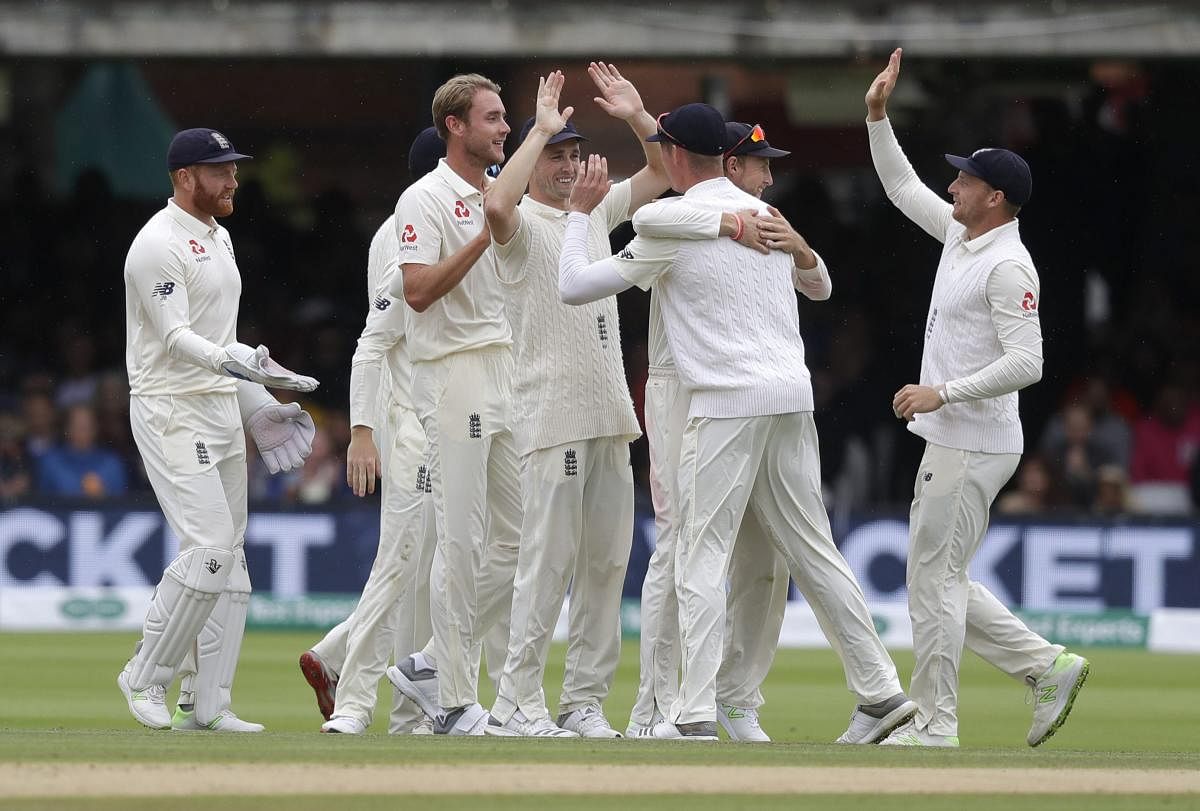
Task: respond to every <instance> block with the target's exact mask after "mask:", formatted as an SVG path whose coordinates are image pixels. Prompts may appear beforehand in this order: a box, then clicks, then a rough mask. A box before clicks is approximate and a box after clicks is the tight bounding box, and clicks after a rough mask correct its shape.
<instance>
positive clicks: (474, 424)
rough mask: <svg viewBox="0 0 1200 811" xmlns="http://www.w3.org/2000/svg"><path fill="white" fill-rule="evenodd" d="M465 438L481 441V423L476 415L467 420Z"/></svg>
mask: <svg viewBox="0 0 1200 811" xmlns="http://www.w3.org/2000/svg"><path fill="white" fill-rule="evenodd" d="M467 436H469V437H470V438H471V439H483V422H482V421H480V419H479V415H478V414H472V415H471V416H470V417H468V418H467Z"/></svg>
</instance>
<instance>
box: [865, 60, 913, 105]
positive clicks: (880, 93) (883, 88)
mask: <svg viewBox="0 0 1200 811" xmlns="http://www.w3.org/2000/svg"><path fill="white" fill-rule="evenodd" d="M903 54H904V49H903V48H897V49H896V50H894V51H892V55H891V56H890V57H889V58H888V64H887V67H886V68H884V69H883V70H882V71H880V73H879V75H878V76H876V77H875V80H874V81H873V82H871V86H870V87H869V88H868V89H867V95H866V102H867V120H868V121H882V120H883V119H884V118H886V117H887V102H888V99H889V98H890V97H891V95H892V91H893V90H895V89H896V80H897V79H899V78H900V57H901V56H902V55H903Z"/></svg>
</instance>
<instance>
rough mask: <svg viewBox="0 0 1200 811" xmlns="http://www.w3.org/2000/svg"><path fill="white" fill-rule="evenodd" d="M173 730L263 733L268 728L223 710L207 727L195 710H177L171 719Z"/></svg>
mask: <svg viewBox="0 0 1200 811" xmlns="http://www.w3.org/2000/svg"><path fill="white" fill-rule="evenodd" d="M171 729H173V730H175V731H176V732H262V731H263V730H264V729H266V727H264V726H263V725H262V724H256V723H254V722H252V721H243V720H242V719H241V718H238V717H237V716H236V715H234V714H233V712H232V711H231V710H221V712H219V713H217V717H216V718H214V719H213V720H212V722H211V723H210V724H208V725H207V726H206V725H204V724H201V723H200V722H199V721H197V720H196V712H195V710H185V709H183V708H182V707H176V708H175V716H174V717H173V718H171Z"/></svg>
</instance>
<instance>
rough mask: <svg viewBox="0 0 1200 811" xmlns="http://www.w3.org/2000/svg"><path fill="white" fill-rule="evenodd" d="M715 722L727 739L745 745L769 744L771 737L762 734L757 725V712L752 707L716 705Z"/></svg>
mask: <svg viewBox="0 0 1200 811" xmlns="http://www.w3.org/2000/svg"><path fill="white" fill-rule="evenodd" d="M717 720H718V721H719V722H720V723H721V726H723V727H725V731H726V732H728V733H729V737H730V738H731V739H732V740H735V741H743V742H745V743H770V742H771V736H769V735H768V734H767V733H765V732H763V728H762V727H761V726H759V723H758V710H756V709H754V708H753V707H735V706H733V705H732V704H717Z"/></svg>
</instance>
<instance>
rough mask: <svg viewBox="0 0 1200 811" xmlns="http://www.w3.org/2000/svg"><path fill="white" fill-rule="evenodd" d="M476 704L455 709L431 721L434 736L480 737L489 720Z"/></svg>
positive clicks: (485, 712) (483, 710)
mask: <svg viewBox="0 0 1200 811" xmlns="http://www.w3.org/2000/svg"><path fill="white" fill-rule="evenodd" d="M491 717H492V716H491V714H489V713H488V711H487V710H485V709H484V708H483V707H481V706H480V705H479V704H478V703H475V704H468V705H467V706H465V707H457V708H455V709H453V710H450V711H449V712H445V713H441V714H439V715H437V716H435V717H434V719H433V734H434V735H482V734H484V733H483V730H484V728H485V727H486V726H487V725H488V720H489V719H490V718H491Z"/></svg>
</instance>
